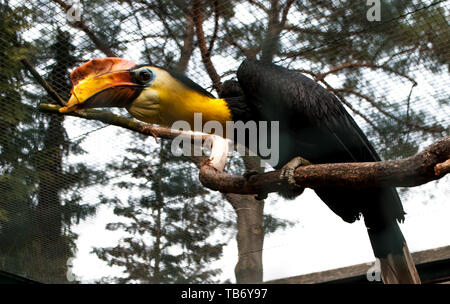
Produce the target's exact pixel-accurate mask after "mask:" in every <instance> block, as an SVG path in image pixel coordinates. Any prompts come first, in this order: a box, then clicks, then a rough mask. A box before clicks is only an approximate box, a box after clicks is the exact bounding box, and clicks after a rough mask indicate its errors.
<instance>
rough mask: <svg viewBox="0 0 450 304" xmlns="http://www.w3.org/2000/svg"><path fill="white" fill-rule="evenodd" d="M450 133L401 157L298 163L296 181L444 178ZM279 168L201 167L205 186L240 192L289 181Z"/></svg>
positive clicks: (329, 183) (352, 184)
mask: <svg viewBox="0 0 450 304" xmlns="http://www.w3.org/2000/svg"><path fill="white" fill-rule="evenodd" d="M449 159H450V137H445V138H442V139H440V140H438V141H437V142H435V143H434V144H432V145H430V146H429V147H428V148H426V149H425V150H424V151H422V152H421V153H419V154H417V155H415V156H411V157H408V158H405V159H401V160H394V161H383V162H365V163H336V164H319V165H309V166H304V167H299V168H297V169H296V170H295V181H296V182H297V184H298V185H299V186H301V187H308V188H320V187H349V188H370V187H384V186H394V187H414V186H419V185H422V184H425V183H427V182H430V181H433V180H437V179H439V178H442V177H443V176H444V175H446V174H447V173H449V172H450V160H449ZM279 176H280V170H277V171H272V172H268V173H263V174H258V175H253V176H251V177H250V178H249V179H248V180H247V179H245V178H244V177H242V176H233V175H228V174H226V173H222V172H218V171H217V170H215V169H214V168H211V167H210V166H208V165H207V164H205V165H204V166H202V168H201V169H200V180H201V182H202V183H203V185H204V186H206V187H208V188H210V189H212V190H217V191H221V192H228V193H229V192H231V193H239V194H257V193H270V192H276V191H279V190H282V189H283V188H284V187H286V185H284V184H283V182H282V181H281V180H280V178H279Z"/></svg>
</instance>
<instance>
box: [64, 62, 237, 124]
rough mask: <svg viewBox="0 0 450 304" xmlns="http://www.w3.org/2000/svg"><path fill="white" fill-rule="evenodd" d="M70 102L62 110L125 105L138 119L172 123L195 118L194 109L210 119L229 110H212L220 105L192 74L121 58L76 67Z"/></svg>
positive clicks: (189, 120)
mask: <svg viewBox="0 0 450 304" xmlns="http://www.w3.org/2000/svg"><path fill="white" fill-rule="evenodd" d="M70 78H71V80H72V83H73V88H72V91H71V96H70V99H69V101H68V102H67V105H66V106H65V107H62V108H61V109H60V110H59V111H60V112H62V113H64V112H71V111H76V110H80V109H86V108H100V107H124V108H126V109H127V110H128V111H129V112H130V113H131V115H133V116H134V117H136V118H137V119H139V120H142V121H145V122H148V123H156V124H162V125H171V124H172V123H173V122H174V121H177V120H186V121H188V122H192V118H193V113H195V112H202V113H203V114H205V113H206V114H207V115H209V114H211V115H209V116H211V117H208V120H227V118H228V117H229V116H230V113H229V110H228V109H226V108H223V106H222V107H221V108H222V112H223V113H221V111H219V112H217V111H211V105H212V104H216V105H218V106H219V105H220V104H221V102H220V100H219V99H215V98H214V96H213V95H211V94H210V93H209V92H207V91H206V90H204V89H202V88H201V87H200V86H198V85H197V84H195V83H194V82H193V81H191V80H190V79H189V78H187V77H185V76H183V75H180V74H178V73H175V72H170V71H168V70H166V69H163V68H159V67H155V66H150V65H137V64H135V63H134V62H132V61H129V60H126V59H122V58H114V57H108V58H100V59H93V60H91V61H89V62H87V63H85V64H83V65H81V66H80V67H78V68H76V69H75V70H74V71H73V72H72V73H71V74H70Z"/></svg>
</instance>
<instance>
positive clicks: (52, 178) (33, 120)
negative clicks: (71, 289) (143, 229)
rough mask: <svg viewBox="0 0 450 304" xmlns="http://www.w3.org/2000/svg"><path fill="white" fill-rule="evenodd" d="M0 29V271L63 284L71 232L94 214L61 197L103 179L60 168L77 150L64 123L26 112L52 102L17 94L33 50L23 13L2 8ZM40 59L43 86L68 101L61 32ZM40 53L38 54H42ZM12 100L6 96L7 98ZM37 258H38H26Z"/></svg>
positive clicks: (65, 38)
mask: <svg viewBox="0 0 450 304" xmlns="http://www.w3.org/2000/svg"><path fill="white" fill-rule="evenodd" d="M0 9H1V14H2V17H3V18H1V19H2V22H3V23H4V24H3V25H2V26H3V28H2V29H3V30H2V36H3V37H1V38H0V39H1V41H2V42H3V43H8V44H9V48H5V49H2V55H1V56H2V61H3V62H2V63H1V66H2V77H4V82H2V83H3V84H4V85H5V90H4V91H3V90H2V95H3V94H4V96H3V98H4V99H2V102H1V106H2V107H3V111H2V118H1V120H0V121H1V124H2V130H4V131H7V132H5V133H4V134H5V135H6V136H2V143H1V151H2V152H1V157H0V159H1V161H2V178H1V186H0V188H1V189H3V190H5V193H7V195H5V196H2V198H1V202H0V210H1V214H2V218H1V227H2V229H1V231H0V232H1V233H0V244H1V246H0V248H1V249H0V261H1V265H2V266H1V267H2V269H6V270H9V271H13V272H16V273H20V274H23V275H26V276H28V277H31V278H36V279H39V280H43V281H45V282H59V283H61V282H66V281H67V279H66V274H67V261H68V259H69V258H71V257H73V254H74V250H75V248H76V247H75V243H74V242H75V240H76V234H74V233H73V232H72V231H71V225H73V224H74V223H77V222H79V220H80V219H83V218H85V217H86V216H87V215H90V214H93V212H94V211H95V208H94V207H93V206H88V205H80V204H79V203H80V197H81V196H80V195H79V194H77V193H76V192H72V193H70V192H69V193H70V194H69V195H68V196H64V195H63V193H64V191H67V190H69V189H71V188H73V187H76V186H77V187H80V186H84V185H86V184H87V183H88V182H92V181H93V180H98V179H99V178H101V176H102V174H100V173H99V172H96V171H94V170H91V169H89V168H87V167H86V166H85V165H84V164H70V165H69V164H68V165H65V164H64V156H65V155H67V154H68V153H69V152H70V153H75V154H77V153H81V152H82V151H81V150H80V148H79V146H78V145H77V144H76V143H71V144H69V142H68V141H67V136H66V132H65V129H64V127H63V121H64V117H61V116H58V115H50V116H49V115H42V114H40V113H38V112H36V111H35V110H34V109H33V108H34V106H31V105H30V100H32V102H35V101H36V100H39V99H42V101H43V102H51V101H50V100H49V99H47V98H46V97H44V96H42V95H37V94H35V93H30V92H27V91H24V90H23V74H22V73H21V69H20V67H21V64H20V62H19V59H20V58H21V56H23V55H28V56H29V54H30V53H31V52H38V51H39V50H40V48H39V47H38V46H35V47H34V46H33V45H31V44H28V43H26V42H24V41H23V40H21V38H20V33H21V31H23V29H24V28H26V27H29V26H30V25H29V24H27V22H26V20H27V17H28V16H29V14H30V12H31V11H30V10H28V9H26V8H24V7H19V8H15V9H12V8H11V7H9V6H8V5H4V4H2V6H1V8H0ZM52 38H53V42H52V41H47V43H52V44H51V45H50V47H49V45H48V44H47V45H46V47H47V48H48V51H47V52H46V54H47V55H48V56H49V57H47V58H46V59H45V60H46V61H48V60H49V59H53V62H54V63H53V64H52V65H50V66H48V69H49V70H50V72H49V76H48V81H49V83H50V84H52V85H53V86H54V87H55V88H56V90H57V91H58V93H59V94H61V96H64V97H68V93H69V92H70V88H71V84H70V82H69V81H68V71H69V69H71V68H72V67H73V65H74V64H75V61H74V58H73V57H72V55H71V52H72V49H73V46H72V44H71V42H70V36H69V34H68V33H66V32H62V31H59V30H57V31H56V32H55V33H54V36H53V37H52ZM41 54H42V53H41ZM11 94H12V95H11ZM33 257H37V258H33Z"/></svg>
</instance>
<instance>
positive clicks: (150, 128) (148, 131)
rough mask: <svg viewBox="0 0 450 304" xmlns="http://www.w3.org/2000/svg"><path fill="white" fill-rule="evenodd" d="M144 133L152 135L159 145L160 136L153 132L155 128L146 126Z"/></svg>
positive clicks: (143, 129)
mask: <svg viewBox="0 0 450 304" xmlns="http://www.w3.org/2000/svg"><path fill="white" fill-rule="evenodd" d="M142 132H145V133H150V134H151V135H152V136H153V138H154V139H155V142H156V143H158V134H156V133H155V131H154V130H153V128H152V127H151V126H144V127H143V128H142Z"/></svg>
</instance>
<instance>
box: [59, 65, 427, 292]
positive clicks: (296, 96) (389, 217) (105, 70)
mask: <svg viewBox="0 0 450 304" xmlns="http://www.w3.org/2000/svg"><path fill="white" fill-rule="evenodd" d="M71 79H72V82H73V89H72V92H71V93H72V95H71V97H70V99H69V101H68V103H67V105H66V106H65V107H63V108H61V109H60V112H70V111H75V110H78V109H84V108H95V107H124V108H126V109H127V110H128V112H129V113H130V114H131V115H132V116H134V117H135V118H137V119H139V120H141V121H144V122H147V123H154V124H160V125H165V126H171V125H172V123H173V122H175V121H178V120H184V121H187V122H189V123H191V124H192V122H193V114H194V113H202V117H203V120H204V121H210V120H215V121H219V122H220V123H222V124H225V122H226V121H239V120H242V121H244V122H246V121H250V120H253V121H279V130H280V134H279V147H280V161H279V164H280V165H279V166H275V169H277V168H281V167H285V166H283V165H285V164H288V163H290V161H291V159H295V158H296V157H299V156H300V157H303V158H305V159H307V160H308V161H310V162H311V163H314V164H320V163H339V162H372V161H380V157H379V156H378V154H377V153H376V151H375V149H374V148H373V146H372V145H371V144H370V142H369V141H368V139H367V137H366V136H365V135H364V133H363V132H362V130H361V129H360V128H359V127H358V125H357V124H356V123H355V121H354V120H353V119H352V117H351V116H350V115H349V114H348V112H347V111H346V110H345V108H344V107H343V105H342V104H341V102H340V101H339V100H338V98H337V97H336V96H334V95H333V94H332V93H331V92H329V91H327V90H326V89H325V88H323V87H322V86H320V85H319V84H318V83H316V82H315V81H313V80H311V79H310V78H308V77H306V76H304V75H302V74H300V73H298V72H294V71H290V70H288V69H285V68H282V67H279V66H276V65H273V64H262V63H261V62H258V61H256V60H249V59H247V60H245V61H244V62H243V63H242V64H241V65H240V67H239V68H238V71H237V79H238V84H237V83H233V82H228V83H227V85H228V87H233V88H232V89H230V90H228V92H227V93H225V94H222V98H215V97H214V96H213V95H212V94H210V93H209V92H208V91H206V90H204V89H203V88H202V87H200V86H199V85H197V84H196V83H195V82H193V81H192V80H190V79H189V78H187V77H186V76H184V75H182V74H179V73H176V72H174V71H170V70H167V69H164V68H161V67H156V66H150V65H136V64H135V63H133V62H131V61H129V60H125V59H121V58H100V59H94V60H91V61H89V62H87V63H85V64H83V65H81V66H80V67H78V68H77V69H75V70H74V71H73V72H72V73H71ZM294 163H295V162H294ZM297 164H298V163H297ZM298 192H301V189H300V191H298ZM315 192H316V193H317V195H318V196H319V197H320V198H321V200H322V201H323V202H325V204H327V205H328V207H329V208H330V209H331V210H332V211H333V212H335V213H336V214H337V215H339V216H340V217H341V218H342V219H343V220H344V221H346V222H350V223H351V222H354V221H355V220H357V219H359V218H360V216H361V215H363V218H364V222H365V224H366V227H367V231H368V234H369V239H370V242H371V245H372V248H373V251H374V254H375V256H376V257H377V258H378V259H379V260H380V265H381V273H382V274H381V276H382V278H383V281H384V282H385V283H420V279H419V276H418V273H417V270H416V268H415V265H414V263H413V260H412V257H411V254H410V252H409V250H408V247H407V245H406V242H405V239H404V237H403V235H402V232H401V231H400V228H399V225H398V223H397V221H400V222H402V221H403V220H404V214H405V213H404V211H403V207H402V204H401V201H400V199H399V196H398V194H397V191H396V190H395V188H393V187H383V188H369V189H348V188H339V187H321V188H317V189H315Z"/></svg>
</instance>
